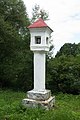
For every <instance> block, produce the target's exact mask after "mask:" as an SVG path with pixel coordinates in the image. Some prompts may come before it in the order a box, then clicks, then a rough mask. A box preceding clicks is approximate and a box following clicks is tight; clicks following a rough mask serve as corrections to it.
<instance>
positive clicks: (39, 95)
mask: <svg viewBox="0 0 80 120" xmlns="http://www.w3.org/2000/svg"><path fill="white" fill-rule="evenodd" d="M27 97H28V98H29V99H33V100H43V101H44V100H48V98H50V97H51V91H50V90H45V91H35V90H31V91H28V92H27Z"/></svg>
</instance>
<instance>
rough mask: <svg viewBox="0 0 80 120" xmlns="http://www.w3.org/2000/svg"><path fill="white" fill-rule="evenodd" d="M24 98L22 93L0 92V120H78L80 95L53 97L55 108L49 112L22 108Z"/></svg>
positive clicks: (60, 94) (79, 117)
mask: <svg viewBox="0 0 80 120" xmlns="http://www.w3.org/2000/svg"><path fill="white" fill-rule="evenodd" d="M25 96H26V93H23V92H13V91H11V90H5V91H4V90H0V120H80V95H71V94H70V95H69V94H62V93H59V94H57V95H55V96H56V104H55V107H54V108H53V109H52V110H49V111H46V110H42V109H37V108H36V109H29V108H25V107H23V106H22V104H21V101H22V99H23V98H25Z"/></svg>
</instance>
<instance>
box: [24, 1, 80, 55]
mask: <svg viewBox="0 0 80 120" xmlns="http://www.w3.org/2000/svg"><path fill="white" fill-rule="evenodd" d="M23 1H24V3H25V5H26V8H27V12H28V14H29V17H31V13H32V8H33V7H34V5H35V4H38V5H40V7H41V9H44V10H45V11H47V12H49V18H50V20H49V21H48V25H49V26H50V27H51V28H52V29H53V31H54V33H53V34H52V36H53V44H54V47H55V50H54V54H55V53H56V52H57V51H59V49H60V47H61V46H62V45H63V44H64V43H74V42H75V43H79V42H80V0H23Z"/></svg>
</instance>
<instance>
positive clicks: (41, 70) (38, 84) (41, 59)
mask: <svg viewBox="0 0 80 120" xmlns="http://www.w3.org/2000/svg"><path fill="white" fill-rule="evenodd" d="M45 57H46V55H45V52H44V51H35V52H34V90H35V91H45V59H46V58H45Z"/></svg>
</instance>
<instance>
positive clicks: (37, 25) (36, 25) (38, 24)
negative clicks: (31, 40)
mask: <svg viewBox="0 0 80 120" xmlns="http://www.w3.org/2000/svg"><path fill="white" fill-rule="evenodd" d="M42 27H48V28H49V29H50V30H51V31H52V32H53V30H52V29H51V28H50V27H49V26H48V25H47V24H46V23H45V22H44V20H43V19H41V18H39V19H38V20H37V21H36V22H34V23H33V24H31V25H30V26H28V28H42Z"/></svg>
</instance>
